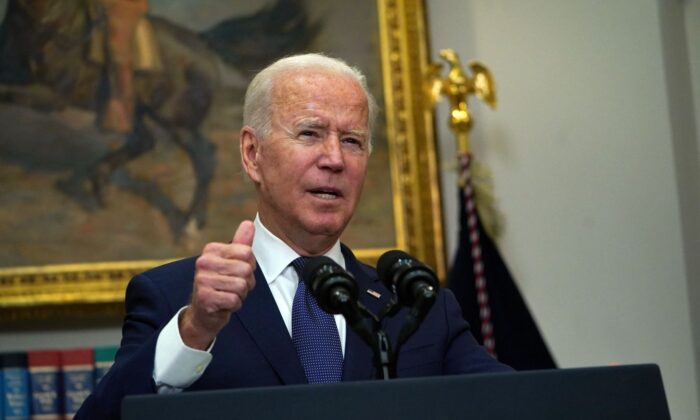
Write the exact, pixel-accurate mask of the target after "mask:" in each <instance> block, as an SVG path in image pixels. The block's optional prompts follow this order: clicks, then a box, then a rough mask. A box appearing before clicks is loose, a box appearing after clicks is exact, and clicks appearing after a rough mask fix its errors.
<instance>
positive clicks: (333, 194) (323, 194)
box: [309, 187, 343, 200]
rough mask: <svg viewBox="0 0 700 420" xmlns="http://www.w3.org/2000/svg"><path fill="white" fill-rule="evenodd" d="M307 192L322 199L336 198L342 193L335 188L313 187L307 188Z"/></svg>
mask: <svg viewBox="0 0 700 420" xmlns="http://www.w3.org/2000/svg"><path fill="white" fill-rule="evenodd" d="M309 192H310V193H311V194H312V195H313V196H314V197H318V198H322V199H324V200H333V199H336V198H340V197H342V196H343V195H342V194H341V193H340V191H338V190H336V189H335V188H325V187H322V188H314V189H312V190H309Z"/></svg>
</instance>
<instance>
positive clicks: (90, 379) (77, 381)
mask: <svg viewBox="0 0 700 420" xmlns="http://www.w3.org/2000/svg"><path fill="white" fill-rule="evenodd" d="M61 369H62V370H63V412H64V414H65V417H66V418H67V419H71V418H73V416H74V415H75V413H77V412H78V409H79V408H80V406H81V405H82V404H83V401H85V399H86V398H87V397H88V395H90V393H91V392H92V389H93V383H94V365H93V355H92V349H73V350H63V351H62V352H61Z"/></svg>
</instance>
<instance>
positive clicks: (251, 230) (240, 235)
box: [233, 220, 255, 246]
mask: <svg viewBox="0 0 700 420" xmlns="http://www.w3.org/2000/svg"><path fill="white" fill-rule="evenodd" d="M254 235H255V225H254V224H253V222H251V221H250V220H244V221H242V222H241V224H240V225H238V229H236V233H234V234H233V243H234V244H242V245H248V246H250V245H253V236H254Z"/></svg>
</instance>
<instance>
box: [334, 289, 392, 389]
mask: <svg viewBox="0 0 700 420" xmlns="http://www.w3.org/2000/svg"><path fill="white" fill-rule="evenodd" d="M336 298H337V299H338V300H339V301H340V302H342V304H341V305H340V308H341V313H342V314H343V316H344V317H345V320H346V322H347V323H348V326H350V328H351V329H352V330H353V331H355V332H356V333H357V335H359V336H360V338H362V341H364V342H365V343H366V344H367V345H368V346H369V347H370V348H371V349H372V353H373V354H374V367H375V368H376V371H377V379H380V380H388V379H393V378H396V357H395V354H394V353H393V352H392V351H391V343H390V342H389V337H388V335H387V334H386V332H385V331H384V330H383V329H382V324H381V320H382V319H383V318H384V316H382V317H381V318H379V317H377V316H376V315H374V314H373V313H372V312H370V311H369V309H367V308H366V307H365V306H364V305H362V304H361V303H359V302H354V301H353V300H352V299H350V297H349V296H348V295H347V294H343V296H340V295H339V294H336ZM346 299H347V300H346Z"/></svg>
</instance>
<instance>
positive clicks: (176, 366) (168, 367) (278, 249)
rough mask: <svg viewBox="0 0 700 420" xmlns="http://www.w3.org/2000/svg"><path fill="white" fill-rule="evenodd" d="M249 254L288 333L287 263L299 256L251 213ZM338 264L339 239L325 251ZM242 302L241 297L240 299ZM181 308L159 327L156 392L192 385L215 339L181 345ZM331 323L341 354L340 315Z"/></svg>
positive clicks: (293, 282) (290, 283) (291, 290)
mask: <svg viewBox="0 0 700 420" xmlns="http://www.w3.org/2000/svg"><path fill="white" fill-rule="evenodd" d="M253 255H255V259H256V261H257V264H258V267H260V270H261V271H262V273H263V275H264V276H265V279H266V280H267V284H268V286H269V287H270V291H271V292H272V297H273V298H274V299H275V303H276V304H277V308H278V309H279V311H280V315H282V320H283V321H284V324H285V325H286V327H287V331H289V336H290V337H291V335H292V303H293V301H294V294H295V293H296V290H297V286H298V284H299V276H298V275H297V272H296V270H294V268H293V267H292V266H290V264H291V262H292V261H294V260H295V259H296V258H298V257H299V254H297V253H296V252H295V251H294V250H292V249H291V248H290V247H289V246H288V245H287V244H285V243H284V242H282V240H281V239H279V238H278V237H276V236H275V235H273V234H272V233H271V232H270V231H269V230H267V228H265V226H263V224H262V222H261V221H260V217H259V216H256V217H255V236H254V238H253ZM325 255H326V256H327V257H329V258H331V259H332V260H333V261H335V262H336V263H337V264H339V265H340V266H341V267H343V268H345V258H343V254H342V253H341V251H340V242H336V243H335V245H333V247H332V248H331V249H330V250H329V251H328V252H327V253H326V254H325ZM243 305H244V306H245V301H244V302H243ZM183 309H185V308H184V307H183V308H181V309H180V310H179V311H178V312H177V313H176V314H175V316H173V317H172V319H171V320H170V321H169V322H168V324H166V326H165V327H164V328H163V329H162V330H161V332H160V335H159V336H158V341H157V343H156V352H155V360H154V365H153V380H154V381H155V383H156V386H157V387H158V393H161V394H163V393H170V392H179V391H181V390H183V389H185V388H187V387H189V386H190V385H192V384H193V383H194V382H195V381H196V380H197V379H199V377H200V376H202V373H204V370H205V369H206V368H207V366H208V365H209V363H210V362H211V359H212V355H211V353H210V352H211V349H212V348H213V347H214V345H215V344H216V340H214V342H213V343H212V344H211V346H209V348H208V349H207V350H206V351H201V350H196V349H193V348H191V347H188V346H187V345H185V343H184V342H183V341H182V338H181V336H180V330H179V327H178V317H179V315H180V312H182V310H183ZM335 323H336V325H337V327H338V334H339V335H340V346H341V348H342V350H343V356H344V355H345V331H346V324H345V319H344V318H343V316H342V315H335Z"/></svg>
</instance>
